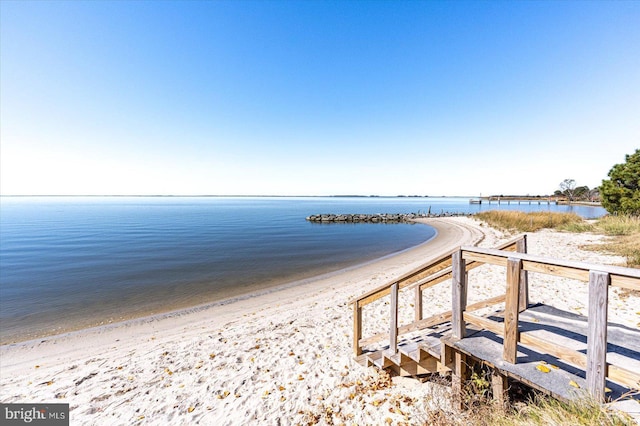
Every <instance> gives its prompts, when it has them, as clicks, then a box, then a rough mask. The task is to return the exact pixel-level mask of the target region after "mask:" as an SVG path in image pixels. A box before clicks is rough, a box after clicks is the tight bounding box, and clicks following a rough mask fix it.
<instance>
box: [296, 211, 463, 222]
mask: <svg viewBox="0 0 640 426" xmlns="http://www.w3.org/2000/svg"><path fill="white" fill-rule="evenodd" d="M447 216H466V213H444V212H443V213H441V214H431V213H376V214H331V213H327V214H313V215H311V216H308V217H307V220H308V221H309V222H315V223H405V222H412V221H413V220H415V219H419V218H426V217H447Z"/></svg>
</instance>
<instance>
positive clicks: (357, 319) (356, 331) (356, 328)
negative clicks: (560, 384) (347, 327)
mask: <svg viewBox="0 0 640 426" xmlns="http://www.w3.org/2000/svg"><path fill="white" fill-rule="evenodd" d="M360 339H362V306H360V302H359V301H357V300H356V302H355V303H354V304H353V352H354V353H355V355H356V356H358V355H361V354H362V348H361V347H360Z"/></svg>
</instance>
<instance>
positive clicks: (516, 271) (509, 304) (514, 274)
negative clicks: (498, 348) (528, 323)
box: [502, 257, 522, 364]
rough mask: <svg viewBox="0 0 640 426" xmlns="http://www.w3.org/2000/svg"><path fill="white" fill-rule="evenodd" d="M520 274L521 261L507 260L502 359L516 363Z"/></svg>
mask: <svg viewBox="0 0 640 426" xmlns="http://www.w3.org/2000/svg"><path fill="white" fill-rule="evenodd" d="M521 272H522V260H520V259H514V258H511V257H510V258H508V259H507V298H506V300H505V308H504V345H503V352H502V358H503V359H504V360H505V361H507V362H510V363H511V364H515V363H516V358H517V354H518V313H519V307H520V304H519V302H518V299H519V293H520V273H521Z"/></svg>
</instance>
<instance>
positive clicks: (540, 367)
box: [536, 364, 551, 373]
mask: <svg viewBox="0 0 640 426" xmlns="http://www.w3.org/2000/svg"><path fill="white" fill-rule="evenodd" d="M536 370H538V371H542V372H543V373H548V372H550V371H551V369H550V368H549V367H547V366H546V365H545V364H538V365H537V366H536Z"/></svg>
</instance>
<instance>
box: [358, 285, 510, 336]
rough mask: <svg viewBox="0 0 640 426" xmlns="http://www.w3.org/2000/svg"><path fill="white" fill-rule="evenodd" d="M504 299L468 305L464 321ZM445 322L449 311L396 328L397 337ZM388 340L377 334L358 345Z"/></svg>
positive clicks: (498, 297) (496, 298)
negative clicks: (473, 313) (472, 314)
mask: <svg viewBox="0 0 640 426" xmlns="http://www.w3.org/2000/svg"><path fill="white" fill-rule="evenodd" d="M504 298H505V295H504V294H502V295H499V296H495V297H492V298H489V299H487V300H482V301H480V302H476V303H473V304H471V305H468V306H467V309H466V311H465V313H464V318H465V320H466V318H467V313H468V312H473V311H477V310H478V309H482V308H486V307H488V306H491V305H495V304H496V303H501V302H504ZM475 318H480V317H475ZM480 319H483V318H480ZM447 321H451V311H445V312H441V313H439V314H435V315H432V316H430V317H428V318H423V319H421V320H420V321H415V322H412V323H411V324H405V325H402V326H400V327H398V336H402V335H403V334H406V333H411V332H413V331H418V330H423V329H426V328H429V327H433V326H436V325H440V324H444V323H445V322H447ZM487 321H490V320H487ZM468 322H471V321H468ZM492 322H494V321H492ZM496 324H500V325H501V323H498V322H496ZM478 326H479V325H478ZM479 327H480V326H479ZM388 338H389V333H378V334H374V335H373V336H370V337H365V338H363V339H360V341H359V343H360V346H367V345H370V344H372V343H376V342H379V341H381V340H384V339H388Z"/></svg>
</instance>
